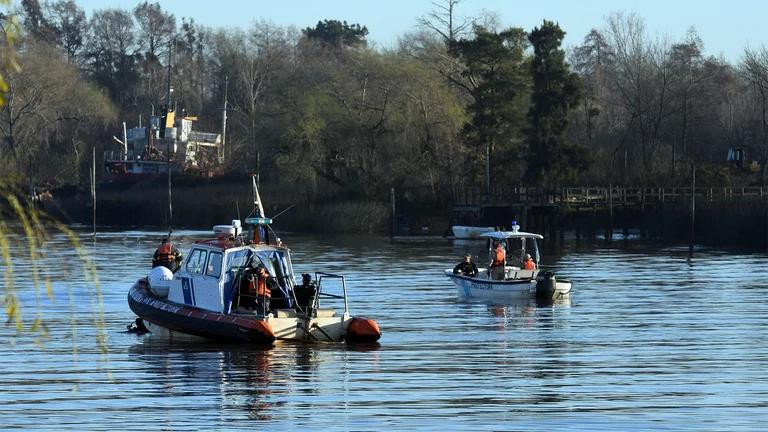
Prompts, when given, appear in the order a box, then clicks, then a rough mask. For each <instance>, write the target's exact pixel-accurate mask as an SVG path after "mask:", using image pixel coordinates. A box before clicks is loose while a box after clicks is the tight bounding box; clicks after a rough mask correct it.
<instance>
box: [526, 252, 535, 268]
mask: <svg viewBox="0 0 768 432" xmlns="http://www.w3.org/2000/svg"><path fill="white" fill-rule="evenodd" d="M523 270H536V263H535V262H533V259H532V258H531V254H525V259H524V260H523Z"/></svg>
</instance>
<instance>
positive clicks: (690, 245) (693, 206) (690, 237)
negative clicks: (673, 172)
mask: <svg viewBox="0 0 768 432" xmlns="http://www.w3.org/2000/svg"><path fill="white" fill-rule="evenodd" d="M695 222H696V165H694V164H693V163H691V227H690V231H689V234H688V258H689V259H690V258H693V240H694V233H695V230H694V224H695Z"/></svg>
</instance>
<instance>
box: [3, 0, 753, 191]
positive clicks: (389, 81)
mask: <svg viewBox="0 0 768 432" xmlns="http://www.w3.org/2000/svg"><path fill="white" fill-rule="evenodd" d="M460 3H461V2H460V0H443V1H439V2H436V3H434V9H433V10H432V11H426V12H425V14H424V15H423V16H421V17H418V18H417V22H418V27H417V29H416V30H414V31H413V32H410V33H407V34H404V35H402V36H401V37H400V39H399V43H398V44H397V46H396V47H394V48H386V49H384V48H378V47H375V46H372V44H370V43H369V41H368V39H367V36H368V30H367V28H366V27H365V26H364V25H361V24H357V23H347V22H344V21H338V20H332V19H329V20H323V21H320V22H318V23H317V25H315V26H314V27H308V28H305V29H297V28H295V27H283V26H277V25H274V24H272V23H270V22H268V21H264V20H262V21H256V22H255V23H254V24H253V25H252V26H250V27H249V28H247V29H236V28H210V27H206V26H203V25H200V24H199V23H197V22H195V21H194V20H192V19H187V18H181V20H180V21H179V20H177V18H176V17H175V16H174V15H173V14H171V13H169V12H167V11H165V10H163V9H162V7H161V6H160V4H159V3H149V2H144V3H141V4H139V5H137V6H136V7H135V8H134V9H132V10H125V9H116V8H110V9H102V10H97V11H94V12H93V13H92V14H91V16H87V15H86V13H85V11H84V10H83V9H82V8H81V7H79V6H78V5H77V3H76V2H75V1H73V0H55V1H43V2H39V1H38V0H22V1H21V4H20V5H19V6H18V7H17V8H16V9H14V10H9V11H7V12H6V13H3V14H2V15H0V32H1V33H0V37H2V38H3V40H2V43H0V46H2V47H8V46H9V45H8V42H9V41H10V38H11V37H13V47H12V49H13V52H14V55H13V61H4V62H3V66H2V69H0V76H2V77H3V81H4V82H6V83H7V84H8V85H7V87H0V91H2V93H3V95H4V97H3V100H4V101H5V104H4V105H3V106H2V107H1V108H0V133H2V135H3V138H2V141H1V142H0V170H1V171H0V172H1V173H2V174H0V176H1V177H5V178H14V179H15V180H16V181H18V182H22V183H23V182H26V181H27V178H28V177H30V176H32V177H34V179H35V181H36V182H41V183H47V184H49V185H51V186H60V185H63V184H79V183H84V182H86V181H87V178H88V166H89V163H90V154H91V150H92V149H93V148H94V147H95V149H96V153H97V155H101V153H102V151H103V150H105V149H115V148H117V144H116V143H115V142H114V140H113V139H112V136H113V135H119V131H120V130H121V126H120V124H121V123H122V122H126V123H127V124H128V127H131V126H134V125H136V124H137V123H138V122H139V119H140V118H144V119H146V118H147V116H148V115H149V114H150V113H151V112H152V110H155V111H157V110H159V109H160V108H161V107H162V106H163V104H164V103H165V94H166V87H167V74H168V73H167V70H168V66H169V65H170V81H171V87H172V88H173V101H174V104H175V105H176V106H177V107H178V109H181V108H184V109H185V110H186V111H187V112H190V113H195V114H197V115H198V116H199V121H198V124H197V126H196V128H197V129H200V130H204V131H220V128H221V117H222V108H223V101H224V98H225V96H226V98H227V99H228V106H229V108H230V109H229V110H228V118H229V120H228V130H227V146H226V148H225V165H224V167H222V173H224V174H225V173H235V174H236V173H257V172H258V173H259V175H260V178H261V179H262V181H274V182H282V183H289V184H295V185H296V186H298V187H300V188H302V189H303V190H305V191H306V193H307V195H308V197H310V198H322V197H327V196H334V195H344V196H345V197H347V198H351V199H356V198H365V197H368V198H371V197H376V198H383V199H386V197H387V196H388V191H389V190H390V188H392V187H394V188H398V189H401V190H407V189H421V190H424V191H428V193H430V194H432V196H434V197H435V198H436V199H438V200H445V199H449V198H450V196H451V193H452V191H454V190H456V189H457V188H462V187H467V186H481V185H485V187H498V186H517V185H526V186H545V187H556V186H561V185H589V184H603V185H607V184H614V185H617V184H627V185H655V186H670V185H674V184H676V183H682V182H684V181H687V180H686V179H687V172H688V170H689V169H690V166H691V164H695V165H696V166H697V167H698V169H699V170H700V171H699V172H700V174H699V175H698V176H699V177H697V179H699V180H698V181H699V182H703V183H702V184H706V182H709V183H711V184H713V185H723V184H729V183H730V184H734V183H735V184H738V183H758V182H761V181H764V180H765V173H766V171H765V166H766V164H765V161H766V156H767V155H768V117H767V114H766V106H768V51H767V50H766V49H765V48H764V47H761V48H759V49H745V51H744V54H743V56H742V59H741V60H740V61H739V63H738V64H729V63H728V62H727V61H726V60H724V59H723V58H718V57H715V56H708V55H706V54H705V52H704V44H703V41H702V40H701V39H700V38H699V36H698V35H697V33H696V32H695V30H694V29H693V28H692V29H691V30H689V31H688V32H687V33H686V34H685V35H684V36H683V38H682V39H680V40H671V39H669V38H662V37H654V36H651V35H649V32H648V31H647V30H646V29H645V27H644V24H643V20H642V19H641V18H640V17H639V16H637V15H633V14H624V13H614V14H611V15H609V16H608V18H606V20H605V22H604V23H603V24H602V26H601V27H600V28H595V29H593V30H592V31H591V32H590V33H589V34H587V35H586V36H585V37H584V40H583V42H582V43H581V44H579V45H578V46H575V47H572V48H570V49H568V50H566V49H565V48H564V47H563V46H562V41H563V38H564V36H565V30H564V29H561V28H560V26H559V25H558V24H557V23H554V22H551V21H547V20H543V21H542V23H541V24H540V25H539V26H537V27H535V28H533V29H528V30H527V29H523V28H518V27H510V28H505V27H503V26H501V25H499V23H498V19H497V18H496V17H494V16H493V15H492V14H486V15H485V16H481V17H465V16H463V15H461V14H460V6H461V5H460ZM14 23H18V30H19V31H18V32H16V31H12V30H11V29H12V28H13V27H15V24H14ZM4 51H5V54H4V55H3V57H4V58H5V56H6V54H7V53H8V52H9V48H6V49H5V50H4ZM15 65H18V68H17V67H15ZM3 81H0V83H2V82H3ZM736 149H740V150H741V151H742V152H743V153H742V154H745V155H746V157H745V159H746V161H747V163H746V164H745V167H744V168H742V169H741V170H739V169H735V168H732V167H730V166H729V165H728V164H726V156H727V155H728V154H729V150H736ZM752 160H756V161H758V164H759V165H750V164H749V162H750V161H752ZM753 171H754V172H753Z"/></svg>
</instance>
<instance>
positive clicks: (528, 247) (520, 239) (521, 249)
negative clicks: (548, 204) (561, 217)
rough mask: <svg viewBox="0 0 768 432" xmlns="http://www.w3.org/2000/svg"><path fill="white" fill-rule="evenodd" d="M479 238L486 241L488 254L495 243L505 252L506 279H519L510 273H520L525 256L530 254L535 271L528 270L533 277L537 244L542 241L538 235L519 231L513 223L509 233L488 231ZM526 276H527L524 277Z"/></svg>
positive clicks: (536, 257)
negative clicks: (499, 244)
mask: <svg viewBox="0 0 768 432" xmlns="http://www.w3.org/2000/svg"><path fill="white" fill-rule="evenodd" d="M480 237H483V238H486V239H487V247H488V254H489V255H490V254H492V253H493V249H494V247H495V245H496V243H501V245H502V247H503V248H504V250H505V255H506V259H507V266H506V267H507V278H513V279H514V278H519V277H520V276H519V275H518V276H517V277H516V276H515V275H513V274H510V271H513V272H520V271H522V270H521V268H522V265H523V260H524V259H525V255H526V254H530V255H531V258H532V259H533V261H534V263H535V264H536V268H537V270H533V271H531V270H528V271H529V272H531V273H532V274H531V275H530V277H535V275H536V273H537V272H538V267H539V260H540V254H539V244H538V240H542V239H544V237H543V236H541V235H540V234H534V233H529V232H524V231H520V226H519V225H517V224H515V223H514V222H513V225H512V230H511V231H490V232H486V233H483V234H481V235H480ZM525 276H528V275H525Z"/></svg>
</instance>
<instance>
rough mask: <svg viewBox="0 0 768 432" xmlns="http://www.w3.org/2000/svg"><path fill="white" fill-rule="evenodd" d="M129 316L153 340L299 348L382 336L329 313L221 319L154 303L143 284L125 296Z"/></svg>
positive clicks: (363, 323)
mask: <svg viewBox="0 0 768 432" xmlns="http://www.w3.org/2000/svg"><path fill="white" fill-rule="evenodd" d="M128 305H129V307H130V308H131V310H132V311H133V312H134V313H135V314H136V315H138V316H139V318H141V319H142V320H143V321H145V324H146V327H147V329H148V330H149V331H150V332H152V333H153V334H158V335H167V336H170V337H174V338H179V337H182V336H183V337H185V338H187V337H189V336H191V337H193V338H205V339H210V340H217V341H232V342H244V343H252V344H272V343H274V342H275V341H278V340H291V341H301V342H341V341H347V342H375V341H377V340H378V339H379V338H380V337H381V331H380V329H379V327H378V325H377V324H376V322H375V321H373V320H369V319H366V318H362V317H350V316H349V315H347V314H343V315H341V316H336V315H335V313H334V312H333V311H331V310H327V309H326V310H323V309H321V310H318V311H317V316H314V317H311V318H307V317H304V316H299V315H297V314H296V313H295V311H293V310H282V309H281V310H279V311H277V312H276V314H275V315H276V316H273V315H271V314H270V315H267V316H266V317H264V316H261V315H255V314H222V313H217V312H211V311H206V310H202V309H198V308H194V307H189V306H186V305H180V304H178V303H174V302H171V301H169V300H167V299H161V298H158V297H156V296H155V295H154V294H152V293H151V291H150V290H149V286H148V284H147V283H146V281H144V280H139V281H138V282H137V283H136V284H135V285H134V286H133V287H132V288H131V290H130V291H129V293H128Z"/></svg>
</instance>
